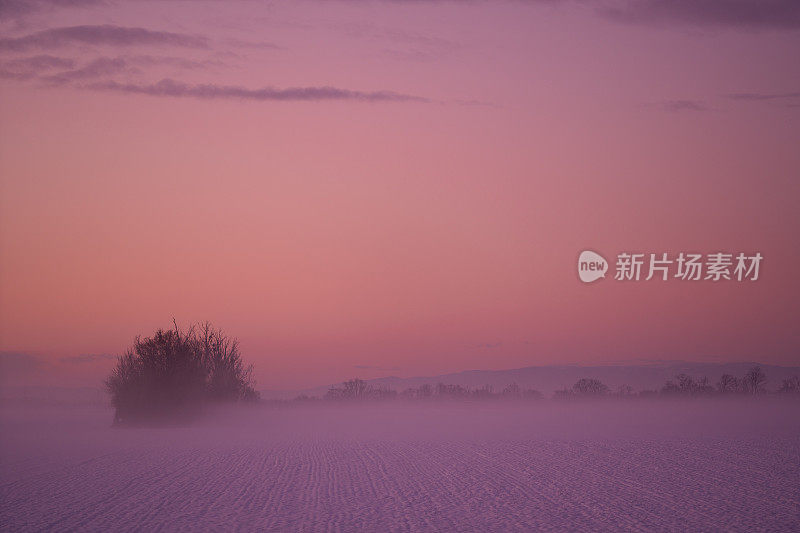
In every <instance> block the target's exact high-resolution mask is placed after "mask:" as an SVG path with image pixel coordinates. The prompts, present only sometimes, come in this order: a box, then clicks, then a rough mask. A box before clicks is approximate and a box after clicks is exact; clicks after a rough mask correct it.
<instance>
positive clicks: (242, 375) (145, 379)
mask: <svg viewBox="0 0 800 533" xmlns="http://www.w3.org/2000/svg"><path fill="white" fill-rule="evenodd" d="M251 376H252V367H249V366H248V367H246V366H244V363H243V362H242V358H241V356H240V354H239V349H238V342H237V341H236V340H235V339H231V338H229V337H227V336H225V335H224V334H223V333H222V332H221V331H218V330H214V329H213V328H211V326H210V325H209V324H203V325H201V326H193V327H191V328H189V330H188V331H187V332H186V333H184V332H182V331H181V330H180V329H179V328H178V326H177V324H175V327H174V329H171V330H166V331H165V330H161V329H159V330H158V331H156V332H155V334H154V335H153V336H152V337H145V338H141V337H136V339H135V340H134V343H133V346H132V347H131V348H130V349H129V350H128V351H127V352H125V354H124V355H122V356H121V357H120V358H119V359H118V360H117V364H116V366H115V367H114V369H113V370H112V372H111V375H110V376H109V377H108V379H106V389H107V391H108V392H109V393H110V394H111V403H112V405H113V406H114V409H115V414H114V422H115V423H129V422H145V421H153V420H157V419H167V420H169V419H175V418H186V417H191V416H193V415H195V414H196V413H197V412H198V411H199V410H200V409H201V407H202V405H203V404H204V403H205V402H207V401H220V400H229V401H236V400H254V399H257V398H258V393H257V392H256V391H255V389H254V388H253V382H252V377H251Z"/></svg>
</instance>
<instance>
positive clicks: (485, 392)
mask: <svg viewBox="0 0 800 533" xmlns="http://www.w3.org/2000/svg"><path fill="white" fill-rule="evenodd" d="M494 396H495V394H494V387H492V386H491V385H484V386H483V387H479V388H477V389H475V390H474V391H472V397H473V398H475V399H478V400H488V399H490V398H493V397H494Z"/></svg>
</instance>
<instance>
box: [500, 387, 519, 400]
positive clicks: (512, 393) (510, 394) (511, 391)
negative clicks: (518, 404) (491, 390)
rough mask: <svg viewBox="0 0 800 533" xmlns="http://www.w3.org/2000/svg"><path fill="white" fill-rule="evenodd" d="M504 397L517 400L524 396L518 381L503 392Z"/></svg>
mask: <svg viewBox="0 0 800 533" xmlns="http://www.w3.org/2000/svg"><path fill="white" fill-rule="evenodd" d="M501 394H502V396H503V397H504V398H509V399H513V400H517V399H519V398H521V397H522V389H520V387H519V385H517V384H516V383H510V384H509V385H508V386H507V387H506V388H505V389H503V392H502V393H501Z"/></svg>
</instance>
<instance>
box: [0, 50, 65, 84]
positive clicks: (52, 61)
mask: <svg viewBox="0 0 800 533" xmlns="http://www.w3.org/2000/svg"><path fill="white" fill-rule="evenodd" d="M72 68H75V61H74V60H72V59H68V58H65V57H56V56H50V55H38V56H31V57H21V58H18V59H13V60H11V61H5V62H3V63H0V78H5V79H15V80H29V79H33V78H36V77H38V76H39V75H40V74H41V73H43V72H48V71H52V70H55V69H72Z"/></svg>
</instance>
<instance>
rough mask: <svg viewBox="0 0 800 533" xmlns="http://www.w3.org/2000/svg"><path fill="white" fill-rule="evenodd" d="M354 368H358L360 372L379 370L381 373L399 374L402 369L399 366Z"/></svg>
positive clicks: (355, 366) (356, 366)
mask: <svg viewBox="0 0 800 533" xmlns="http://www.w3.org/2000/svg"><path fill="white" fill-rule="evenodd" d="M353 368H357V369H359V370H378V371H380V372H397V371H398V370H400V367H397V366H389V367H385V366H372V365H353Z"/></svg>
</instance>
